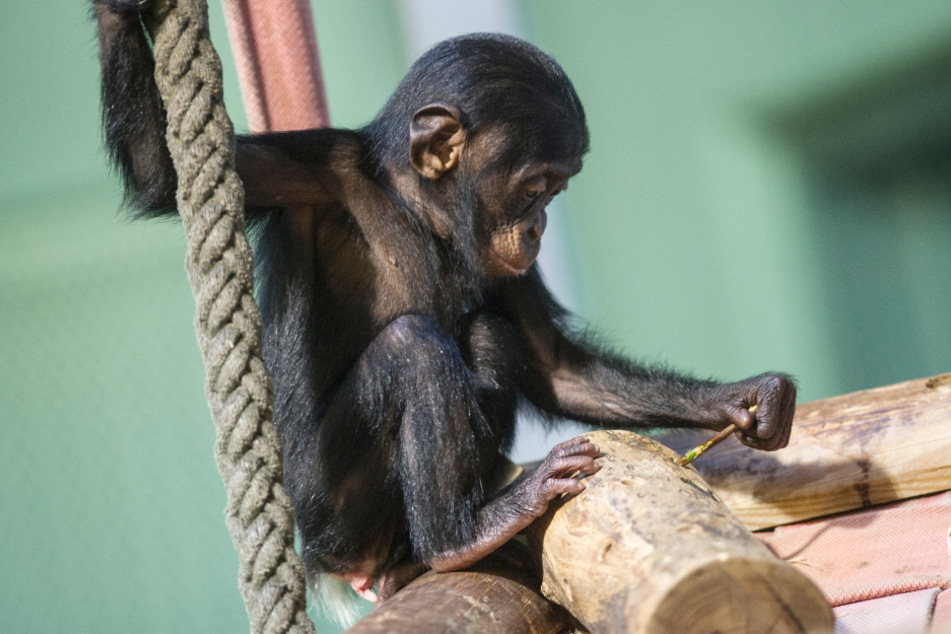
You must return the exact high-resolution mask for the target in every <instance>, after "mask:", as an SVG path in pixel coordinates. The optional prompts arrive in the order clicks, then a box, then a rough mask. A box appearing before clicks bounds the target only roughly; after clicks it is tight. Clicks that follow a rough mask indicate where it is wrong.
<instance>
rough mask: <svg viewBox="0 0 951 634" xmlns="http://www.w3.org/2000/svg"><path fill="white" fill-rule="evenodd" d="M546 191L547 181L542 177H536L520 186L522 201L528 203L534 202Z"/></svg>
mask: <svg viewBox="0 0 951 634" xmlns="http://www.w3.org/2000/svg"><path fill="white" fill-rule="evenodd" d="M546 191H548V180H547V179H546V178H545V177H544V176H536V177H535V178H532V179H530V180H528V181H526V182H525V184H524V185H523V186H522V199H523V200H524V201H525V202H529V203H530V202H535V201H536V200H537V199H538V197H539V196H541V195H542V194H544V193H545V192H546Z"/></svg>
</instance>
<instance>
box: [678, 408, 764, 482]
mask: <svg viewBox="0 0 951 634" xmlns="http://www.w3.org/2000/svg"><path fill="white" fill-rule="evenodd" d="M757 407H758V406H757V405H753V406H751V407H750V408H749V410H748V411H749V413H750V414H755V413H756V408H757ZM735 431H736V424H735V423H730V424H729V425H727V426H726V427H724V428H723V429H722V430H720V433H718V434H717V435H716V436H714V437H713V438H711V439H710V440H708V441H707V442H705V443H703V444H702V445H699V446H697V447H694V448H693V449H691V450H690V451H688V452H687V453H685V454H684V455H683V456H681V458H680V466H681V467H686V466H687V465H688V464H690V463H691V462H693V461H694V460H696V459H697V458H699V457H700V456H702V455H703V454H704V453H705V452H706V451H707V449H709V448H710V447H713V446H716V445H719V444H720V443H721V442H723V441H724V440H726V439H727V438H729V436H730V434H732V433H733V432H735Z"/></svg>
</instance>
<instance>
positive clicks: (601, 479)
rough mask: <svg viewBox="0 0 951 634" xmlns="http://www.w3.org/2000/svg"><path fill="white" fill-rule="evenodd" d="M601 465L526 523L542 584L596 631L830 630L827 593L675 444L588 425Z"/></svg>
mask: <svg viewBox="0 0 951 634" xmlns="http://www.w3.org/2000/svg"><path fill="white" fill-rule="evenodd" d="M586 435H587V436H588V437H589V438H590V439H591V440H592V442H595V443H597V444H598V445H599V446H600V447H601V450H602V455H601V456H600V457H599V458H598V462H599V463H600V464H601V465H602V469H601V471H599V472H598V473H596V474H595V475H593V476H589V477H587V478H586V479H585V483H586V485H587V489H586V490H585V491H584V493H582V494H581V495H578V496H577V497H574V498H572V499H569V500H565V501H559V502H558V503H556V504H554V505H553V506H552V508H550V509H549V512H548V513H547V514H546V515H545V516H543V518H541V519H540V520H539V521H537V522H535V524H533V525H532V527H531V528H530V529H529V541H530V545H531V547H532V550H533V553H535V555H536V556H537V557H539V558H540V559H541V562H542V567H543V571H544V577H543V582H542V593H543V594H544V595H545V596H547V597H548V598H549V599H551V600H552V601H555V602H556V603H558V604H560V605H562V606H564V607H565V608H566V609H568V611H570V612H571V613H572V614H573V615H574V616H575V617H576V618H577V619H578V620H579V621H580V622H581V623H582V624H583V625H584V626H585V627H586V628H588V629H589V630H590V631H591V632H595V633H598V632H610V633H615V632H638V633H668V632H677V633H678V634H679V633H684V634H690V633H694V632H697V633H699V632H723V633H724V634H726V633H733V632H735V633H740V632H764V633H765V632H824V631H831V630H832V612H831V609H830V608H829V605H828V603H827V602H826V600H825V599H824V597H823V596H822V594H821V593H820V592H819V590H818V589H817V588H816V587H815V586H814V585H813V584H812V582H810V581H809V580H808V579H806V578H805V577H804V576H803V575H801V574H800V573H799V572H798V571H796V570H794V569H793V568H792V567H791V566H790V565H789V564H786V563H785V562H782V561H780V560H779V559H777V558H776V557H774V556H773V555H772V554H771V553H770V552H769V551H768V550H767V549H766V547H765V546H763V545H762V543H760V541H759V540H758V539H756V537H755V536H754V535H753V534H752V533H750V531H749V530H748V529H746V527H744V526H743V524H742V523H741V522H740V521H739V520H738V519H737V518H736V517H735V516H733V514H731V513H730V511H729V509H728V508H727V507H726V506H725V505H724V504H723V503H722V502H721V501H720V500H719V499H718V498H717V496H716V495H715V494H714V493H713V491H712V490H711V489H710V487H709V486H707V484H706V483H705V482H704V481H703V479H702V478H700V476H699V475H698V474H697V473H696V471H694V470H693V469H692V468H689V467H688V468H684V467H681V466H680V465H679V464H678V458H679V456H678V455H677V454H675V453H674V452H673V451H671V450H669V449H667V448H666V447H664V446H662V445H660V444H659V443H657V442H655V441H652V440H650V439H648V438H644V437H642V436H639V435H637V434H634V433H631V432H625V431H597V432H592V433H590V434H586Z"/></svg>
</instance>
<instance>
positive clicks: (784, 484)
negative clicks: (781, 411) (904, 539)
mask: <svg viewBox="0 0 951 634" xmlns="http://www.w3.org/2000/svg"><path fill="white" fill-rule="evenodd" d="M708 436H709V432H704V433H699V432H697V433H693V432H691V433H681V434H668V435H665V436H663V437H658V440H660V441H661V442H663V443H664V444H666V445H668V446H670V447H672V448H674V450H675V451H677V452H678V453H682V452H684V451H686V450H688V449H690V448H691V447H693V446H695V445H697V444H699V443H700V442H702V441H703V440H705V439H706V438H707V437H708ZM692 466H693V467H695V468H696V469H697V470H698V471H699V472H700V474H701V475H702V476H703V478H704V479H705V480H706V481H707V482H708V483H709V484H710V486H711V487H712V488H713V490H714V491H716V492H717V494H718V495H719V496H720V497H721V498H722V499H723V501H724V502H726V504H727V506H729V507H730V509H731V510H732V511H733V512H734V513H735V514H736V515H737V516H738V517H739V518H740V519H741V520H743V522H744V523H745V524H746V525H747V526H748V527H750V528H751V529H754V530H756V529H764V528H771V527H774V526H778V525H781V524H788V523H792V522H799V521H803V520H808V519H813V518H816V517H821V516H824V515H830V514H833V513H843V512H848V511H854V510H857V509H861V508H866V507H869V506H873V505H878V504H885V503H888V502H894V501H896V500H902V499H906V498H910V497H915V496H919V495H925V494H927V493H935V492H939V491H945V490H947V489H949V488H951V374H944V375H940V376H936V377H931V378H927V379H919V380H914V381H907V382H905V383H898V384H896V385H889V386H886V387H880V388H875V389H872V390H864V391H861V392H855V393H852V394H846V395H844V396H836V397H833V398H828V399H823V400H820V401H814V402H812V403H805V404H801V405H799V406H798V409H797V412H796V419H795V422H794V427H793V433H792V438H791V440H790V443H789V446H788V447H787V448H785V449H782V450H780V451H778V452H773V453H765V452H760V451H756V450H753V449H750V448H748V447H746V446H744V445H742V444H740V443H739V442H737V441H736V440H732V439H731V440H727V441H726V442H724V443H722V444H721V445H720V446H718V447H717V448H715V449H713V450H711V451H710V452H708V453H707V454H705V455H703V456H702V457H701V458H699V459H698V460H697V461H696V462H694V463H693V465H692Z"/></svg>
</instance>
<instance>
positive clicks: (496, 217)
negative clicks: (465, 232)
mask: <svg viewBox="0 0 951 634" xmlns="http://www.w3.org/2000/svg"><path fill="white" fill-rule="evenodd" d="M580 170H581V159H580V158H577V157H576V158H571V159H567V160H565V159H562V160H554V161H532V162H529V163H527V164H525V165H523V166H521V167H520V168H518V169H516V170H514V171H511V172H509V171H507V170H506V171H502V170H499V171H498V172H496V173H490V174H483V176H482V178H481V179H480V180H479V182H478V186H477V187H478V190H479V192H478V199H479V209H478V213H479V215H480V218H481V220H482V223H481V224H482V228H483V236H484V237H483V239H482V244H481V245H480V247H481V248H480V253H479V259H480V262H481V264H482V269H483V271H484V273H485V274H486V275H488V276H490V277H505V276H508V275H522V274H523V273H525V272H526V271H527V270H528V269H529V267H530V266H531V265H532V263H533V262H534V261H535V258H536V257H538V252H539V250H540V249H541V238H542V234H544V233H545V226H546V224H547V222H548V215H547V213H546V210H545V208H546V207H547V206H548V203H550V202H551V200H552V198H554V197H555V196H557V195H558V194H559V193H561V192H563V191H564V190H566V189H567V188H568V179H569V178H571V177H572V176H574V175H575V174H577V173H578V172H579V171H580Z"/></svg>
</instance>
